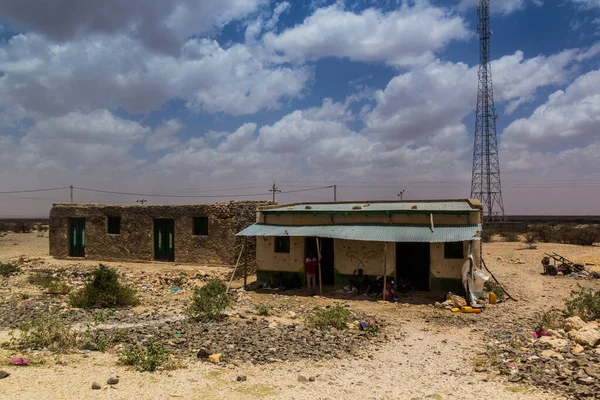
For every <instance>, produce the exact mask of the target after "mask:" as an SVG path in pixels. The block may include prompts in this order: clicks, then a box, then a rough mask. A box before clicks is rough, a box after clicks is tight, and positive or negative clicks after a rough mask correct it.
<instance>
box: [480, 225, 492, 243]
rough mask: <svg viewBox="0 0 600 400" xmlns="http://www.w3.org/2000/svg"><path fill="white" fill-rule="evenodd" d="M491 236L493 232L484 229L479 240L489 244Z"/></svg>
mask: <svg viewBox="0 0 600 400" xmlns="http://www.w3.org/2000/svg"><path fill="white" fill-rule="evenodd" d="M492 236H494V231H493V230H491V229H485V228H484V229H483V230H482V231H481V240H482V241H483V242H484V243H489V242H491V241H492Z"/></svg>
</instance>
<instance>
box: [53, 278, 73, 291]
mask: <svg viewBox="0 0 600 400" xmlns="http://www.w3.org/2000/svg"><path fill="white" fill-rule="evenodd" d="M70 291H71V286H69V285H68V284H67V282H65V281H63V280H62V279H56V280H53V281H50V283H49V284H48V293H50V294H68V293H69V292H70Z"/></svg>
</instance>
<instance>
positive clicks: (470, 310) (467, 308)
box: [460, 306, 473, 313]
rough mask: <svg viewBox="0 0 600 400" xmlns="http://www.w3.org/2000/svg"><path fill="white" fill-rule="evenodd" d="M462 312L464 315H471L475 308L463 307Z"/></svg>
mask: <svg viewBox="0 0 600 400" xmlns="http://www.w3.org/2000/svg"><path fill="white" fill-rule="evenodd" d="M460 311H462V312H464V313H470V312H473V307H469V306H462V307H461V308H460Z"/></svg>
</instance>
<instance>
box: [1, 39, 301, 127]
mask: <svg viewBox="0 0 600 400" xmlns="http://www.w3.org/2000/svg"><path fill="white" fill-rule="evenodd" d="M0 71H3V72H4V73H5V75H4V76H3V77H2V79H0V107H4V108H6V109H8V110H10V111H11V113H15V112H16V110H17V109H21V110H26V112H27V115H28V116H30V117H34V118H37V117H46V116H58V115H62V114H65V113H68V112H70V111H71V110H73V109H76V108H77V109H80V110H82V111H84V112H89V111H92V110H95V109H99V108H108V109H113V108H117V107H122V108H124V109H125V110H127V111H129V112H131V113H145V112H148V111H150V110H153V109H156V108H158V107H159V106H160V105H161V104H163V103H164V102H165V101H167V100H169V99H172V98H179V99H183V100H185V101H187V102H188V106H189V107H190V109H193V110H208V111H210V112H224V113H228V114H233V115H241V114H252V113H254V112H256V111H258V110H261V109H264V108H277V107H279V106H280V104H281V103H280V102H281V99H286V98H293V97H296V96H298V95H299V94H300V93H301V91H302V90H303V89H304V87H305V85H306V83H307V82H308V81H309V79H310V77H311V72H310V69H308V68H304V67H299V68H296V69H292V68H290V67H282V66H276V65H271V64H268V63H265V62H263V61H260V60H258V59H256V58H254V57H253V55H252V54H251V52H250V50H249V49H248V48H247V47H245V46H244V45H241V44H235V45H233V46H231V47H229V48H222V47H220V46H219V44H218V43H217V42H215V41H212V40H208V39H193V40H190V41H188V42H186V44H185V45H184V47H183V48H182V52H181V55H180V56H178V57H174V56H170V55H166V54H156V53H150V52H148V51H147V50H146V49H145V48H143V47H141V46H139V45H138V44H137V42H136V41H134V40H132V39H131V38H128V37H125V36H118V37H113V38H110V39H108V38H102V37H97V36H96V37H89V38H85V39H82V40H81V41H76V42H69V43H65V44H63V45H54V44H52V43H51V42H48V41H47V40H46V39H44V38H43V37H41V36H39V35H35V34H27V35H17V36H15V37H13V38H11V39H10V40H9V42H8V43H6V44H5V45H4V46H0Z"/></svg>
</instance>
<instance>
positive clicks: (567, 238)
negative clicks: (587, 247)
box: [556, 225, 576, 243]
mask: <svg viewBox="0 0 600 400" xmlns="http://www.w3.org/2000/svg"><path fill="white" fill-rule="evenodd" d="M575 229H576V228H575V227H573V226H571V225H561V226H560V227H559V228H558V230H557V231H556V239H557V240H558V241H559V242H561V243H572V242H573V239H574V235H575Z"/></svg>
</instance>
